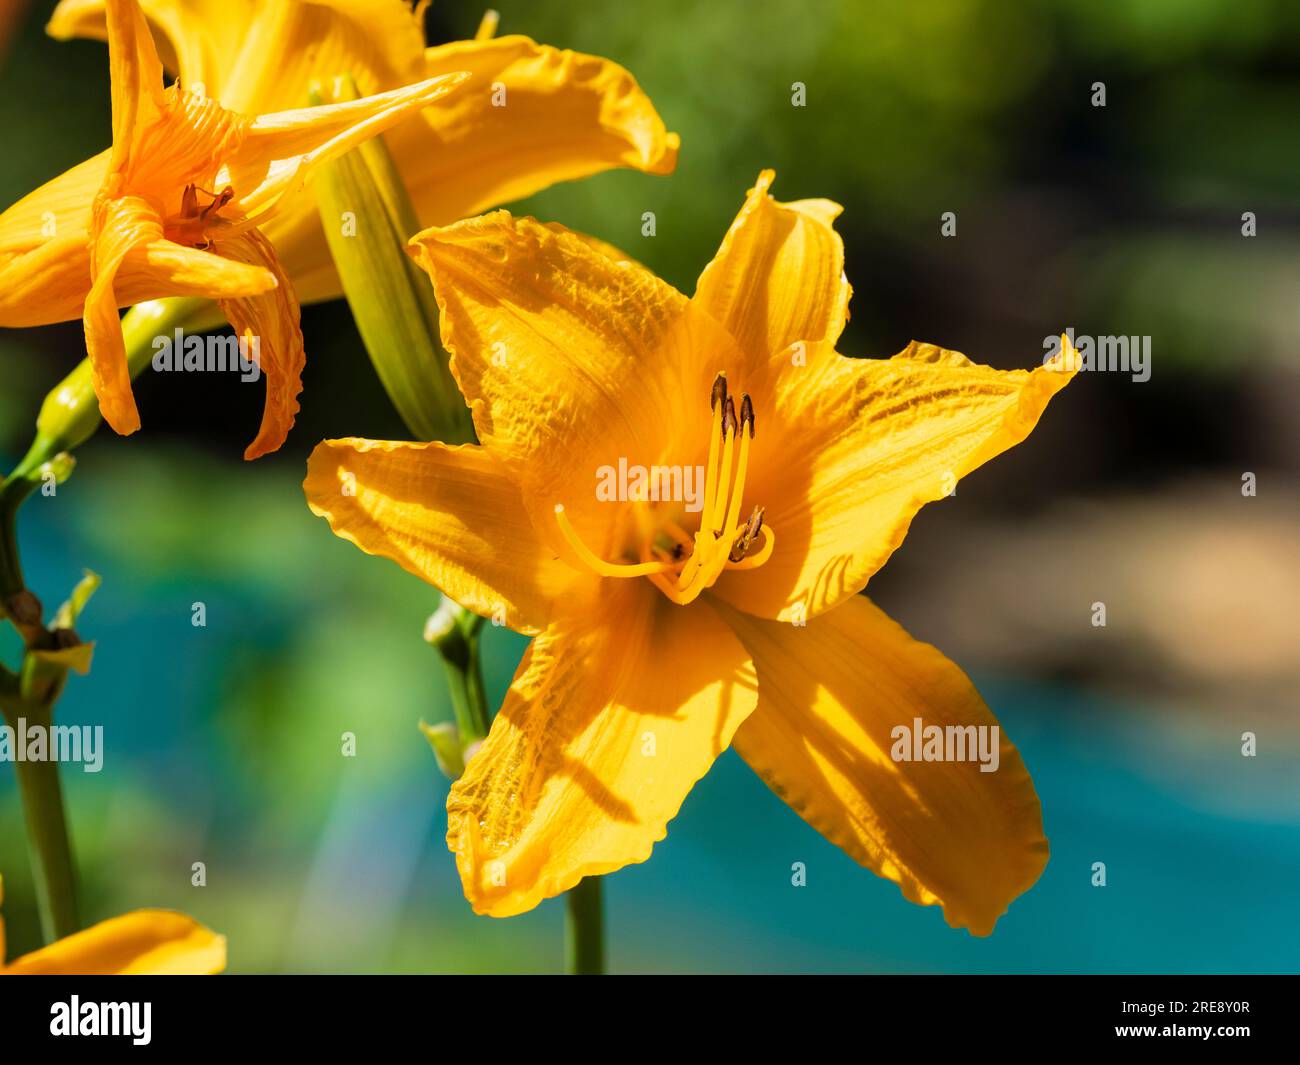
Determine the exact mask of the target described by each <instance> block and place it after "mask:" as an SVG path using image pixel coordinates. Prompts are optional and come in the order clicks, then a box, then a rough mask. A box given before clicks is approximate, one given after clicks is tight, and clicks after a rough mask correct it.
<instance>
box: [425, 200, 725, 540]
mask: <svg viewBox="0 0 1300 1065" xmlns="http://www.w3.org/2000/svg"><path fill="white" fill-rule="evenodd" d="M411 248H412V251H413V254H415V256H416V258H417V259H418V261H419V262H420V264H421V265H422V266H423V267H424V268H425V270H427V271H428V272H429V275H430V277H431V278H432V279H433V285H434V291H435V294H436V295H437V298H438V305H439V307H440V309H441V312H442V314H441V319H442V339H443V344H444V346H445V347H446V348H447V350H448V351H449V352H451V355H452V359H451V369H452V373H453V374H454V375H455V377H456V380H457V382H458V383H459V385H460V389H461V392H462V393H463V394H464V395H465V398H466V399H467V400H468V401H469V403H470V405H471V407H472V408H473V412H474V424H475V427H476V428H477V430H478V436H479V439H480V440H481V441H482V442H483V444H484V445H485V446H488V447H491V448H492V449H493V450H494V451H495V452H497V453H500V454H502V455H504V456H507V457H509V458H510V459H511V460H512V461H515V462H517V463H518V465H519V468H520V469H521V470H523V471H524V474H525V475H526V477H527V478H528V479H527V482H526V483H525V485H524V489H525V498H526V499H527V501H528V504H529V507H530V509H531V510H532V512H533V518H534V521H535V523H536V524H537V526H538V528H539V529H542V530H543V531H544V532H548V534H549V531H550V530H552V529H553V527H554V520H553V510H554V506H555V504H557V503H563V504H564V505H565V507H566V508H568V511H569V517H570V519H571V520H572V521H573V523H574V526H575V527H576V528H577V529H578V530H579V532H580V533H581V534H582V535H583V536H584V538H588V537H594V539H588V540H587V542H588V544H589V545H590V546H591V547H592V548H593V550H597V551H600V550H601V549H602V547H603V546H604V540H605V538H606V537H609V536H610V535H611V527H610V522H609V520H608V519H609V513H608V509H609V508H608V507H607V506H605V505H604V504H601V503H599V502H597V500H596V492H595V488H596V478H597V471H598V470H599V469H600V468H601V467H602V466H608V465H612V464H616V463H617V462H618V461H619V459H620V458H627V460H628V461H629V462H630V463H633V464H636V463H642V464H646V465H649V464H652V463H656V462H660V461H668V462H670V463H682V462H686V461H691V462H693V461H695V460H696V452H697V451H698V450H700V449H701V448H703V447H706V446H707V443H708V420H709V405H708V399H709V390H710V386H711V385H712V381H713V374H714V373H715V372H716V371H717V370H719V369H723V368H725V366H726V365H728V363H729V362H731V361H734V360H735V359H737V358H738V357H739V356H738V353H737V352H736V351H735V346H734V344H733V343H732V342H731V339H730V338H729V337H728V336H727V335H726V332H725V331H724V330H723V329H722V328H721V327H720V326H718V325H717V323H715V322H714V321H713V320H712V319H710V318H709V316H708V315H706V314H704V313H703V312H701V311H698V310H695V309H693V308H692V307H691V305H690V302H689V301H688V300H687V299H686V297H684V296H683V295H682V294H681V293H679V292H677V291H676V290H675V289H674V288H672V287H671V286H669V285H668V284H666V283H665V282H663V281H660V280H659V279H658V278H657V277H655V276H654V275H653V274H652V273H650V272H649V271H648V270H646V269H645V268H644V267H641V266H639V265H637V264H635V263H630V262H627V261H622V262H618V261H615V260H613V259H611V258H609V257H608V256H606V255H604V254H602V253H601V252H600V251H598V250H596V249H595V248H593V247H592V246H591V245H590V244H588V243H587V242H586V241H585V240H584V239H582V238H581V237H579V236H577V235H576V234H573V233H571V232H569V231H568V230H565V229H563V228H562V227H559V226H546V225H542V224H541V223H539V222H536V221H534V220H533V219H531V218H518V219H516V218H512V217H511V216H510V215H509V213H507V212H505V211H495V212H493V213H492V214H489V215H484V216H482V217H479V218H473V219H467V220H466V221H464V222H460V223H458V224H456V225H453V226H447V227H444V228H441V229H438V228H435V229H429V230H425V231H424V232H423V233H421V234H419V235H418V236H417V237H416V238H415V239H414V240H413V241H412V242H411ZM701 352H707V353H709V358H707V359H706V358H702V357H701V355H700V353H701ZM701 457H702V456H701ZM602 508H603V510H602ZM557 542H558V541H557Z"/></svg>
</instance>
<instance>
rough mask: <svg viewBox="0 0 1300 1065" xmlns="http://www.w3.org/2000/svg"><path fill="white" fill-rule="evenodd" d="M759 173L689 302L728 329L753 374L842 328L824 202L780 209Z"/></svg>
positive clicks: (843, 286) (845, 292)
mask: <svg viewBox="0 0 1300 1065" xmlns="http://www.w3.org/2000/svg"><path fill="white" fill-rule="evenodd" d="M775 176H776V175H775V173H774V172H773V171H771V170H764V171H763V172H762V173H761V174H759V176H758V181H757V182H756V183H755V185H754V187H753V188H752V189H750V190H749V193H748V195H747V198H746V200H745V206H744V207H742V208H741V209H740V213H739V214H738V215H737V216H736V220H735V221H734V222H732V223H731V228H730V229H729V230H728V231H727V235H726V237H724V238H723V241H722V246H721V247H720V248H719V249H718V254H717V255H715V256H714V257H713V261H712V262H711V263H709V265H708V266H706V267H705V268H704V272H703V273H702V274H701V275H700V280H699V282H698V283H697V285H696V287H695V296H694V297H693V301H694V302H695V303H697V304H699V305H701V306H702V307H703V308H704V309H705V310H707V311H708V312H709V313H710V314H711V315H713V317H714V318H716V319H717V320H718V321H719V322H721V323H722V324H723V325H724V326H726V327H727V331H728V332H730V333H731V335H732V336H733V337H735V338H736V342H737V343H738V344H739V345H740V347H741V350H743V351H744V352H745V354H746V355H747V356H748V357H749V359H750V363H751V365H752V366H754V367H755V368H758V367H761V366H763V365H764V364H765V363H766V362H767V360H768V359H769V358H770V357H771V356H772V355H774V354H776V353H777V352H779V351H784V350H785V349H786V348H788V347H789V346H790V345H791V344H793V343H795V342H796V341H799V340H803V341H806V342H808V343H818V342H820V341H826V342H828V343H830V344H834V343H835V341H836V340H838V339H839V336H840V333H842V332H843V331H844V323H845V322H846V321H848V307H849V294H850V292H851V291H852V289H851V288H850V287H849V282H848V279H847V278H846V277H845V276H844V242H843V241H842V240H840V235H839V234H838V233H836V232H835V228H834V221H835V219H836V217H837V216H838V215H839V213H840V211H841V210H842V208H841V207H840V205H839V204H837V203H832V202H831V201H830V200H799V201H796V202H794V203H780V202H778V201H777V200H774V199H773V198H772V197H771V196H770V195H769V194H768V189H769V188H770V187H771V185H772V181H773V179H774V178H775Z"/></svg>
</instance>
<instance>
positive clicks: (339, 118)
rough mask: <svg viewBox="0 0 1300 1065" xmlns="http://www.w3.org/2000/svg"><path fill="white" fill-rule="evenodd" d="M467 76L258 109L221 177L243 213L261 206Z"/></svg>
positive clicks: (295, 188) (453, 75)
mask: <svg viewBox="0 0 1300 1065" xmlns="http://www.w3.org/2000/svg"><path fill="white" fill-rule="evenodd" d="M466 77H467V76H466V75H465V74H464V73H461V72H453V73H450V74H444V75H442V76H440V77H437V78H430V79H428V80H427V81H420V82H416V83H415V84H414V85H405V86H403V87H402V88H400V89H393V90H391V91H389V92H383V93H378V94H377V95H375V96H366V97H363V98H362V99H360V100H349V101H346V102H344V103H336V104H324V105H322V106H319V107H302V108H297V109H295V110H292V111H277V112H275V113H272V114H262V115H258V116H257V117H256V118H255V119H254V120H253V121H252V122H251V123H250V124H249V126H248V127H247V131H246V136H245V138H244V140H243V143H242V144H240V146H239V147H238V148H237V149H236V150H235V151H234V153H233V154H232V156H231V157H230V158H229V159H228V160H227V171H226V174H227V178H226V180H227V181H228V182H229V184H231V185H233V186H234V188H235V189H236V190H237V191H238V193H239V202H240V204H241V206H242V207H243V208H244V210H245V211H246V212H247V213H249V214H253V213H254V212H257V211H265V210H267V209H268V208H270V207H271V206H273V205H274V204H275V203H276V201H277V200H279V199H280V198H281V197H283V196H285V195H286V194H287V193H291V192H295V191H298V190H300V189H301V188H302V186H303V185H304V184H305V182H306V180H307V178H308V177H309V176H310V173H311V168H312V167H313V166H316V165H317V164H320V163H326V162H329V161H330V160H331V159H337V158H338V157H339V156H340V155H342V154H343V153H344V152H346V151H348V150H349V149H351V148H355V147H356V146H357V145H358V144H360V143H361V142H362V141H364V140H367V139H368V138H370V137H373V136H375V135H376V134H378V133H382V132H383V131H384V130H386V129H388V128H389V127H390V126H393V125H396V124H397V123H398V122H400V121H401V120H402V119H404V118H406V117H407V116H408V115H410V114H412V113H414V112H416V111H419V110H420V109H421V108H423V107H428V106H429V105H430V104H432V103H434V102H435V101H437V100H439V99H440V98H442V97H443V96H445V95H446V94H447V93H449V92H451V91H452V90H453V89H455V88H456V87H457V86H459V85H461V84H462V83H463V82H465V80H466ZM313 209H314V207H313Z"/></svg>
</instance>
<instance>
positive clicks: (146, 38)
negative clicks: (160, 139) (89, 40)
mask: <svg viewBox="0 0 1300 1065" xmlns="http://www.w3.org/2000/svg"><path fill="white" fill-rule="evenodd" d="M105 16H106V21H107V26H108V73H109V87H110V92H111V95H112V103H113V154H112V156H111V157H110V162H109V171H110V172H112V171H115V170H118V169H119V168H121V167H123V166H124V165H125V164H126V162H127V157H128V153H129V151H130V149H131V146H132V142H133V139H134V136H135V131H136V129H137V128H138V127H139V126H144V125H147V124H149V123H150V122H152V121H154V120H155V119H156V118H157V117H158V115H159V114H160V113H161V112H162V110H163V107H164V103H163V69H162V63H161V62H160V61H159V59H158V51H157V49H156V48H155V47H154V43H153V38H152V37H151V36H150V34H149V26H148V23H146V22H145V20H144V14H143V12H141V10H140V5H139V4H138V3H136V0H105Z"/></svg>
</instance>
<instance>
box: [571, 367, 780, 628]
mask: <svg viewBox="0 0 1300 1065" xmlns="http://www.w3.org/2000/svg"><path fill="white" fill-rule="evenodd" d="M709 408H710V410H711V411H712V413H713V418H712V424H711V426H710V430H709V448H708V458H707V459H706V462H705V467H704V504H703V506H702V508H701V509H700V527H699V529H698V530H697V531H696V532H695V533H693V534H692V533H689V532H687V531H686V530H685V529H683V528H682V527H681V525H679V524H678V523H677V522H676V521H675V520H671V519H661V518H656V517H655V516H654V515H653V514H651V515H649V516H648V517H646V516H643V520H641V521H639V522H638V524H639V525H640V527H641V528H642V529H643V530H644V534H643V536H642V537H641V542H640V545H639V555H640V561H627V562H608V561H606V560H605V559H602V558H601V557H600V556H599V555H597V554H596V553H595V552H594V551H592V550H591V548H590V547H588V546H587V544H586V543H585V542H584V541H583V539H582V537H581V536H580V535H579V533H578V531H577V530H576V529H575V528H574V526H573V523H572V522H571V521H570V519H569V516H568V513H567V512H566V511H565V508H564V505H563V504H560V503H557V504H556V505H555V521H556V525H557V526H558V527H559V530H560V533H561V534H562V535H563V536H564V539H565V541H566V542H567V543H568V544H569V546H570V547H571V548H572V549H573V552H574V554H575V555H576V556H577V557H578V559H579V560H580V561H581V562H582V563H583V564H584V565H585V566H587V568H588V569H590V570H592V571H593V572H595V573H597V574H599V575H600V576H602V577H647V578H649V579H650V580H651V581H652V582H654V584H655V586H656V587H657V588H658V589H659V590H660V591H662V592H663V593H664V595H666V596H667V597H668V598H669V599H671V600H672V601H673V602H674V603H678V604H679V605H682V606H685V605H686V604H687V603H690V602H692V601H694V600H695V599H696V598H698V597H699V595H700V594H701V593H702V592H703V591H704V590H705V589H707V588H709V587H711V586H712V585H713V584H714V583H715V582H716V581H717V579H718V578H719V577H720V576H721V575H722V573H723V572H724V571H725V570H728V569H735V570H749V569H757V568H758V567H759V566H761V565H763V564H764V563H765V562H767V560H768V559H769V558H771V557H772V551H773V549H774V548H775V546H776V534H775V533H774V532H773V531H772V528H771V526H770V525H767V524H766V523H765V522H764V520H763V515H764V510H763V508H762V507H760V506H755V507H753V509H752V510H751V511H750V513H749V516H748V517H747V518H746V519H745V520H744V521H741V520H740V512H741V507H742V505H743V503H744V495H745V479H746V475H747V474H748V472H749V454H750V445H751V443H752V441H753V439H754V432H755V421H754V403H753V400H751V399H750V397H749V395H748V393H744V394H742V396H741V400H740V412H739V414H737V412H736V402H735V398H734V397H733V396H731V395H729V394H728V390H727V377H726V374H725V373H719V374H718V375H717V377H716V378H715V379H714V381H713V386H712V388H711V389H710V392H709ZM634 505H641V504H634ZM760 541H761V542H760ZM751 549H752V550H751ZM632 557H633V558H636V557H637V555H636V554H633V555H632Z"/></svg>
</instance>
